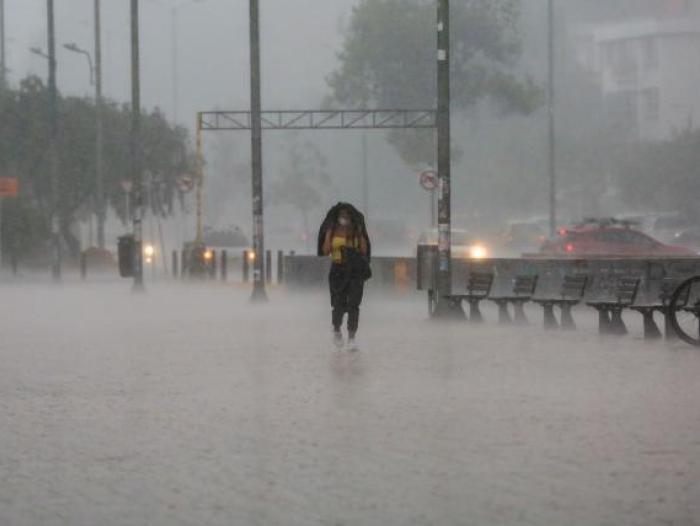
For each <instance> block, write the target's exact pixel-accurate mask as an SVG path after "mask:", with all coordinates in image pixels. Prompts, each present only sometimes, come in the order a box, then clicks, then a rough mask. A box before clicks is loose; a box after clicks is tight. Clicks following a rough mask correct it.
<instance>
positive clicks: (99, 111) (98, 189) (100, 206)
mask: <svg viewBox="0 0 700 526" xmlns="http://www.w3.org/2000/svg"><path fill="white" fill-rule="evenodd" d="M101 23H102V21H101V15H100V0H95V115H96V128H97V130H96V132H97V133H96V136H95V211H96V215H97V246H98V247H99V248H100V249H104V248H105V215H106V214H105V196H104V183H103V166H102V156H103V144H104V133H103V126H102V121H103V114H104V112H103V109H104V106H103V101H102V26H101Z"/></svg>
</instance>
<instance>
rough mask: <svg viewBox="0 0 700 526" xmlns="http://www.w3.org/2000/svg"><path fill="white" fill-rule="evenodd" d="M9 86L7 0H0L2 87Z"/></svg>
mask: <svg viewBox="0 0 700 526" xmlns="http://www.w3.org/2000/svg"><path fill="white" fill-rule="evenodd" d="M6 86H7V65H6V63H5V0H0V89H2V88H4V87H6Z"/></svg>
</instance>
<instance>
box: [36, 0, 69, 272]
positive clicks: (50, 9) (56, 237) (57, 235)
mask: <svg viewBox="0 0 700 526" xmlns="http://www.w3.org/2000/svg"><path fill="white" fill-rule="evenodd" d="M46 22H47V23H46V27H47V43H48V48H49V52H48V53H44V51H43V50H42V49H40V48H38V47H31V48H29V51H31V52H32V53H34V54H35V55H38V56H40V57H43V58H45V59H47V60H48V63H49V78H48V95H49V103H48V111H49V132H50V133H49V148H48V149H49V179H50V185H51V244H52V247H51V248H52V257H51V275H52V277H53V281H54V282H56V283H58V282H60V281H61V258H62V255H61V232H60V220H59V216H58V208H59V203H60V199H59V196H58V189H59V185H58V147H57V139H58V101H57V99H58V90H57V89H56V31H55V24H54V2H53V0H46Z"/></svg>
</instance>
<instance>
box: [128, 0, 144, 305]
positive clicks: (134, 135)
mask: <svg viewBox="0 0 700 526" xmlns="http://www.w3.org/2000/svg"><path fill="white" fill-rule="evenodd" d="M139 71H140V66H139V0H131V143H130V146H131V176H132V179H133V182H134V209H135V210H134V212H133V219H134V242H135V244H136V249H135V254H134V287H133V290H134V291H136V292H141V291H143V290H144V285H143V243H142V241H143V174H142V173H141V172H142V152H141V84H140V77H139Z"/></svg>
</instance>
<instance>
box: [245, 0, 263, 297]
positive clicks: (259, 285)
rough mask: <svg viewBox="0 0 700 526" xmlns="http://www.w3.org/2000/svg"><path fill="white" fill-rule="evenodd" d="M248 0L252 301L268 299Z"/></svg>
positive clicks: (255, 58)
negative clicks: (252, 260)
mask: <svg viewBox="0 0 700 526" xmlns="http://www.w3.org/2000/svg"><path fill="white" fill-rule="evenodd" d="M249 1H250V113H251V115H250V117H251V125H250V128H251V150H252V167H253V251H254V252H255V261H254V262H253V294H252V296H251V300H252V301H267V294H266V292H265V276H264V275H263V255H264V253H265V252H264V248H265V244H264V236H263V234H264V228H263V184H262V121H261V119H260V111H261V108H260V106H261V103H260V84H261V82H260V12H259V9H258V0H249Z"/></svg>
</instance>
